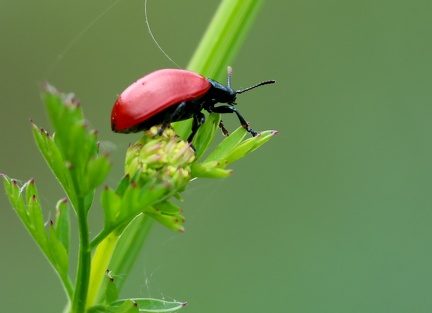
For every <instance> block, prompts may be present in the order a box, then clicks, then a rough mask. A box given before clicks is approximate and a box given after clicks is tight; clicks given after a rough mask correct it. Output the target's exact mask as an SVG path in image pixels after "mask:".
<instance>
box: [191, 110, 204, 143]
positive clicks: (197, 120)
mask: <svg viewBox="0 0 432 313" xmlns="http://www.w3.org/2000/svg"><path fill="white" fill-rule="evenodd" d="M204 122H205V115H204V114H203V113H201V112H198V113H197V114H195V115H194V116H193V121H192V133H191V134H190V135H189V137H188V139H187V141H188V142H189V143H191V142H192V139H193V137H194V136H195V134H196V132H197V131H198V128H200V126H201V125H202V124H204Z"/></svg>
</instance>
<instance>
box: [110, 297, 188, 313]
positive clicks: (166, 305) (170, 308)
mask: <svg viewBox="0 0 432 313" xmlns="http://www.w3.org/2000/svg"><path fill="white" fill-rule="evenodd" d="M127 301H133V302H135V303H136V304H137V305H138V309H139V312H148V313H165V312H167V313H168V312H176V311H178V310H180V309H181V308H183V307H184V306H186V305H187V303H186V302H178V301H165V300H159V299H151V298H133V299H127V300H119V301H116V302H114V303H113V306H115V305H118V306H121V305H123V303H125V302H127Z"/></svg>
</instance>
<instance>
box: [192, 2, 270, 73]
mask: <svg viewBox="0 0 432 313" xmlns="http://www.w3.org/2000/svg"><path fill="white" fill-rule="evenodd" d="M263 4H264V0H223V1H222V2H221V4H220V5H219V7H218V10H217V11H216V13H215V15H214V16H213V18H212V20H211V22H210V24H209V26H208V27H207V30H206V32H205V34H204V36H203V38H202V39H201V42H200V43H199V45H198V47H197V49H196V50H195V53H194V55H193V57H192V59H191V60H190V62H189V64H188V66H187V68H188V69H190V70H192V71H196V72H198V73H200V74H202V75H204V76H206V77H211V78H213V79H216V80H221V79H222V78H224V77H226V68H227V66H228V65H232V63H233V61H234V58H235V57H236V55H237V54H238V51H239V50H240V48H241V46H242V44H243V42H244V41H245V39H246V36H247V34H248V33H249V30H250V28H251V27H252V25H253V22H254V21H255V18H256V16H257V14H258V13H259V10H260V8H261V6H262V5H263Z"/></svg>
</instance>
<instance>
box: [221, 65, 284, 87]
mask: <svg viewBox="0 0 432 313" xmlns="http://www.w3.org/2000/svg"><path fill="white" fill-rule="evenodd" d="M231 75H232V68H231V66H228V88H231ZM275 82H276V81H275V80H266V81H264V82H260V83H258V84H256V85H253V86H251V87H248V88H245V89H240V90H236V93H243V92H246V91H249V90H251V89H254V88H256V87H259V86H262V85H268V84H274V83H275Z"/></svg>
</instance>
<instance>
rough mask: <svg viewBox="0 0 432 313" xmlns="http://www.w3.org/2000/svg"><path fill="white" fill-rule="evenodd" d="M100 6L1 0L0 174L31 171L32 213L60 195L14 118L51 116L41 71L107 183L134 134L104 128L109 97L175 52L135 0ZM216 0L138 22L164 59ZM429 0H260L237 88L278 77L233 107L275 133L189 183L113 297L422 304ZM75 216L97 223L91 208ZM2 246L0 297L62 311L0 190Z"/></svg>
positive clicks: (430, 278)
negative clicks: (98, 151)
mask: <svg viewBox="0 0 432 313" xmlns="http://www.w3.org/2000/svg"><path fill="white" fill-rule="evenodd" d="M112 3H113V1H102V0H92V1H83V0H76V1H49V0H31V1H29V0H22V1H12V0H3V1H1V3H0V34H1V37H0V38H1V50H0V80H1V81H0V96H1V123H0V128H1V129H0V142H1V146H2V148H1V153H0V172H3V173H7V174H8V175H9V176H11V177H14V178H17V179H21V180H23V181H26V180H28V179H29V178H31V177H34V178H35V179H36V183H37V185H38V188H39V193H40V196H41V198H42V203H43V205H44V209H45V214H46V217H47V218H48V216H49V214H51V216H52V213H53V208H54V206H55V203H56V201H57V200H58V199H60V198H61V197H63V193H62V191H61V189H60V188H59V187H58V185H57V184H56V181H55V180H54V178H53V177H52V175H51V173H50V172H49V170H48V168H47V167H46V165H45V164H44V162H43V160H42V157H41V156H40V155H39V153H38V151H37V148H36V146H35V144H34V143H33V140H32V135H31V130H30V125H29V123H28V118H32V119H33V120H34V121H35V122H36V123H37V124H38V125H39V126H43V127H46V128H48V129H49V125H48V122H47V118H46V115H45V112H44V109H43V106H42V104H41V101H40V99H39V86H40V84H41V82H43V81H44V80H48V81H50V82H51V83H52V84H54V85H55V86H57V87H58V88H59V89H61V90H63V91H73V92H75V93H76V94H77V97H78V98H79V99H81V102H82V105H83V107H84V111H85V114H86V117H87V118H88V119H89V120H90V122H91V126H92V127H94V128H96V129H98V130H99V134H100V139H101V140H102V146H103V148H104V149H105V150H108V151H110V153H111V156H112V159H113V161H114V167H113V171H112V173H111V175H110V176H109V179H108V183H109V184H110V185H111V186H114V185H115V184H116V182H117V181H118V179H119V178H120V177H121V174H122V162H123V157H124V153H125V149H126V147H127V145H128V144H129V143H130V142H133V141H135V140H136V139H137V138H138V137H139V135H131V136H125V135H119V134H113V133H111V131H110V127H109V117H110V111H111V106H112V104H113V102H114V100H115V98H116V95H117V94H118V93H120V92H121V91H122V90H123V88H125V87H126V86H127V85H128V84H129V83H131V82H132V81H134V80H135V79H136V78H138V77H141V76H143V75H144V74H146V73H148V72H150V71H152V70H155V69H159V68H164V67H173V65H172V64H171V63H170V62H169V61H168V60H167V58H166V57H165V56H164V55H163V54H162V53H161V51H159V50H158V49H157V47H156V46H155V44H154V43H153V41H152V40H151V39H150V37H149V35H148V33H147V30H146V26H145V20H144V13H143V11H144V4H143V0H129V1H126V0H121V1H119V2H118V3H117V4H116V5H115V6H114V7H112V9H111V10H109V11H108V12H107V13H106V14H104V15H103V16H102V17H100V18H98V16H100V14H101V13H102V12H103V11H104V10H105V9H106V8H107V7H108V6H110V5H111V4H112ZM217 5H218V2H217V1H214V2H213V1H212V2H210V1H200V0H183V1H174V0H164V1H156V0H152V1H150V4H149V11H150V16H149V19H150V22H151V26H152V29H153V31H154V34H155V36H156V37H157V39H158V41H159V42H160V44H161V45H162V46H163V47H164V49H165V50H166V51H167V52H168V53H169V55H170V56H171V57H172V58H173V59H174V60H175V61H176V62H177V63H179V64H180V65H182V66H185V65H186V64H187V62H188V60H189V58H190V56H191V55H192V53H193V51H194V49H195V47H196V45H197V43H198V41H199V38H200V37H201V36H202V34H203V32H204V30H205V28H206V26H207V24H208V22H209V20H210V18H211V17H212V15H213V12H214V11H215V9H216V7H217ZM431 12H432V2H431V1H430V0H414V1H401V0H391V1H390V0H389V1H385V0H381V1H380V0H378V1H376V0H375V1H370V0H362V1H342V0H333V1H317V0H315V1H312V0H302V1H267V3H266V4H265V5H264V7H263V9H262V12H261V13H260V14H259V16H258V19H257V21H256V24H255V25H254V26H253V28H252V31H251V33H250V34H249V36H248V38H247V41H246V42H245V44H244V46H243V48H242V49H241V51H240V54H239V56H238V57H237V59H236V61H235V62H234V64H231V65H232V66H233V69H234V75H233V85H234V87H236V88H240V87H246V86H249V85H251V84H253V83H256V82H258V81H261V80H266V79H276V80H277V84H276V85H272V86H268V87H263V88H260V89H257V90H255V91H253V92H252V91H251V92H250V93H246V94H244V95H241V97H239V99H238V103H239V105H238V108H239V110H240V111H241V112H242V113H243V115H244V116H245V117H246V118H247V120H249V121H250V122H251V124H252V126H253V128H254V129H256V130H264V129H277V130H279V131H280V134H279V135H278V136H276V137H275V138H274V139H273V140H272V141H270V142H269V143H268V144H267V145H265V146H264V147H263V148H261V149H259V150H258V151H256V152H255V153H253V154H252V155H250V156H249V157H248V158H247V159H246V160H243V161H241V162H239V163H238V164H235V165H234V166H233V168H234V170H235V174H234V176H233V177H231V178H229V179H226V180H222V181H216V180H199V181H195V182H193V183H192V184H191V185H190V188H189V189H188V190H187V192H186V193H185V195H184V197H185V200H186V202H185V203H184V204H183V205H182V207H183V209H184V214H185V216H186V218H187V223H186V225H185V226H186V232H185V233H184V234H177V233H174V232H171V231H169V230H167V229H165V228H163V227H162V226H159V225H156V226H155V227H154V229H153V230H152V233H151V236H150V239H149V241H148V244H147V246H146V247H145V249H144V251H143V253H142V255H141V256H140V257H139V260H138V262H137V265H136V267H135V269H134V272H133V275H132V277H131V279H130V280H129V281H128V282H127V285H126V286H125V289H124V292H123V293H122V294H123V296H129V297H132V296H133V297H149V296H150V297H156V298H165V299H167V300H170V299H176V300H180V301H187V302H188V303H189V305H188V306H187V307H186V308H185V309H183V311H184V312H190V313H193V312H208V313H213V312H297V313H307V312H321V313H323V312H332V313H335V312H380V313H381V312H393V313H394V312H431V311H432V296H431V293H432V266H431V261H432V252H431V251H432V247H431V244H432V230H431V227H430V224H431V222H432V208H431V205H432V197H431V187H432V181H431V177H432V164H431V160H432V146H431V144H432V140H431V139H432V137H431V133H432V123H431V117H432V105H431V99H432V88H431V87H432V86H431V83H432V39H431V29H432V21H431ZM83 30H85V31H84V32H83ZM227 65H229V64H227ZM224 121H226V124H227V126H228V127H229V128H230V129H234V128H235V127H237V125H238V122H237V120H236V119H235V117H234V116H233V117H225V118H224ZM220 139H222V136H219V140H220ZM91 218H92V221H91V223H92V226H93V229H94V233H96V232H97V231H98V230H99V229H100V228H99V227H100V225H101V219H102V217H101V213H100V207H99V205H96V206H95V207H94V209H93V212H92V215H91ZM0 251H1V252H0V253H1V258H0V277H1V283H0V303H1V308H0V311H2V312H29V311H31V312H61V310H62V309H63V305H64V302H65V297H64V294H63V290H62V289H61V287H60V283H59V282H58V279H57V277H56V276H55V274H54V273H53V271H52V270H51V268H49V266H48V263H47V262H46V261H45V259H44V257H43V256H42V254H41V253H40V252H39V250H38V249H37V248H36V246H35V244H34V243H33V241H32V240H31V238H30V236H29V235H28V234H27V233H26V231H25V229H24V227H23V226H22V225H21V222H20V221H19V220H18V217H17V216H16V214H15V213H14V212H13V211H12V209H11V208H10V205H9V202H8V201H7V199H6V197H5V196H4V192H0ZM120 275H121V273H120ZM183 311H182V312H183Z"/></svg>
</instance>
